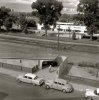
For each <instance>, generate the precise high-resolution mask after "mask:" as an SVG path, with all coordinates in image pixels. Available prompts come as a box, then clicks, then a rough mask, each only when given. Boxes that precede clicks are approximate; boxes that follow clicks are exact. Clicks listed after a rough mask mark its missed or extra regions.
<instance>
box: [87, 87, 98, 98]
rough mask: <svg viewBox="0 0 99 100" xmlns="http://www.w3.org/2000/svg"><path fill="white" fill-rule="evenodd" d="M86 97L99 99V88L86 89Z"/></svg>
mask: <svg viewBox="0 0 99 100" xmlns="http://www.w3.org/2000/svg"><path fill="white" fill-rule="evenodd" d="M85 98H86V99H87V100H99V88H97V89H95V90H93V89H86V92H85Z"/></svg>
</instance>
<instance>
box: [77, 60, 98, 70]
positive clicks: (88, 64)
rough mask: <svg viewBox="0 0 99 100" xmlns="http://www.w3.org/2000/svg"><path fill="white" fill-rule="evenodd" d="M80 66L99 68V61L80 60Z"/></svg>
mask: <svg viewBox="0 0 99 100" xmlns="http://www.w3.org/2000/svg"><path fill="white" fill-rule="evenodd" d="M78 66H81V67H92V68H98V69H99V63H92V62H85V61H83V62H79V63H78Z"/></svg>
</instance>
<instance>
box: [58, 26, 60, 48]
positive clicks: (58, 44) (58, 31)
mask: <svg viewBox="0 0 99 100" xmlns="http://www.w3.org/2000/svg"><path fill="white" fill-rule="evenodd" d="M59 31H60V25H59V26H58V50H59Z"/></svg>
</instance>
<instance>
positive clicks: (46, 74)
mask: <svg viewBox="0 0 99 100" xmlns="http://www.w3.org/2000/svg"><path fill="white" fill-rule="evenodd" d="M0 73H1V74H6V75H9V76H11V77H15V78H16V77H17V76H18V75H19V74H24V73H25V72H22V71H20V72H19V71H14V70H9V69H5V68H0ZM36 74H37V75H38V76H40V77H43V78H45V79H55V78H56V77H57V73H56V70H55V69H54V71H53V72H52V73H49V69H48V68H45V69H42V70H41V71H38V72H37V73H36ZM70 83H71V82H70ZM71 84H72V85H73V87H74V90H77V91H85V89H88V88H90V89H96V88H95V87H91V86H88V85H83V84H77V83H71Z"/></svg>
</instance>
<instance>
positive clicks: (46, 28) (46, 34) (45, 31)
mask: <svg viewBox="0 0 99 100" xmlns="http://www.w3.org/2000/svg"><path fill="white" fill-rule="evenodd" d="M45 36H46V37H47V28H45Z"/></svg>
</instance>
